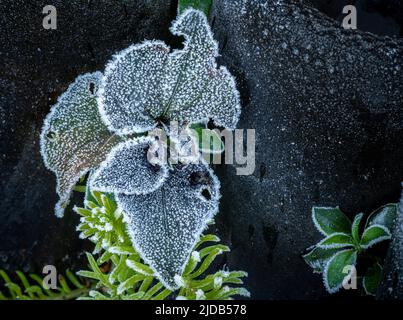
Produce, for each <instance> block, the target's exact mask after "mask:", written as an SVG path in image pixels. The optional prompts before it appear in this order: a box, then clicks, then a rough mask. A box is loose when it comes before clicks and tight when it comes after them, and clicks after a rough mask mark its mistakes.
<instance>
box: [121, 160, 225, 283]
mask: <svg viewBox="0 0 403 320" xmlns="http://www.w3.org/2000/svg"><path fill="white" fill-rule="evenodd" d="M218 199H219V181H218V179H217V178H216V177H215V175H214V174H213V172H212V171H211V170H210V169H209V168H208V167H207V165H205V164H197V165H196V164H189V165H186V166H184V165H177V166H175V167H174V169H173V170H172V171H171V172H170V175H169V177H168V178H167V180H166V181H165V183H164V184H163V185H162V187H161V188H159V189H157V190H156V191H155V192H153V193H149V194H146V195H124V194H119V195H117V201H118V204H119V207H121V208H122V209H123V210H124V211H125V215H127V218H128V220H129V222H128V229H129V232H130V235H131V238H132V241H133V244H134V246H135V248H136V250H137V251H139V252H140V254H141V256H142V258H143V259H144V260H145V261H146V262H147V263H148V264H149V265H150V266H151V267H152V268H153V269H154V271H155V273H156V275H157V276H158V277H159V279H160V280H161V281H162V282H163V283H164V285H165V286H166V287H168V288H171V289H173V288H177V286H178V285H177V283H176V282H175V276H176V275H181V274H182V272H183V270H184V267H185V263H186V261H187V260H188V259H189V256H190V254H191V252H192V249H193V247H194V245H195V243H196V241H197V240H198V239H199V236H200V234H201V232H202V231H203V230H204V229H205V227H206V222H207V221H208V220H210V219H211V218H212V217H213V216H214V214H215V213H216V212H217V211H218Z"/></svg>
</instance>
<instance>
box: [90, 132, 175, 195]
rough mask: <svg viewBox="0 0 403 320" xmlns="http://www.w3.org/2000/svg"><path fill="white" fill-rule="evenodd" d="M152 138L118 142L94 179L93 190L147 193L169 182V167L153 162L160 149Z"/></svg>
mask: <svg viewBox="0 0 403 320" xmlns="http://www.w3.org/2000/svg"><path fill="white" fill-rule="evenodd" d="M154 144H155V141H153V139H152V138H139V139H135V140H128V141H126V142H122V143H120V144H119V145H117V146H116V147H115V148H114V149H113V150H112V151H111V152H110V153H109V155H108V157H107V158H106V160H105V161H104V162H103V163H102V164H101V165H100V167H99V169H98V170H97V171H96V172H95V173H94V175H93V177H92V178H91V185H90V188H91V189H92V190H97V191H102V192H110V193H125V194H146V193H150V192H153V191H155V190H156V189H158V188H159V187H160V186H161V185H162V183H163V182H164V181H165V179H166V177H167V174H168V169H167V166H166V164H164V163H155V164H154V165H153V164H151V163H150V161H149V159H150V158H153V159H158V158H159V157H158V155H155V154H150V151H151V150H152V151H153V153H157V152H158V149H155V148H152V147H153V146H154Z"/></svg>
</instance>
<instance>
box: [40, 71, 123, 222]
mask: <svg viewBox="0 0 403 320" xmlns="http://www.w3.org/2000/svg"><path fill="white" fill-rule="evenodd" d="M101 76H102V74H101V73H99V72H96V73H92V74H84V75H82V76H79V77H78V78H77V79H76V80H75V82H74V83H73V84H71V85H70V87H69V88H68V90H67V91H66V92H65V93H64V94H63V95H61V96H60V97H59V99H58V102H57V103H56V104H55V105H54V106H53V107H52V109H51V111H50V113H49V114H48V116H47V117H46V119H45V122H44V125H43V128H42V132H41V137H40V148H41V155H42V158H43V161H44V163H45V166H46V168H47V169H49V170H51V171H53V172H54V173H55V174H56V177H57V188H56V189H57V193H58V194H59V196H60V200H59V201H58V203H57V204H56V208H55V212H56V215H57V216H58V217H62V216H63V213H64V209H65V208H66V206H67V205H68V202H69V198H70V194H71V192H72V190H73V188H74V186H75V184H76V183H77V181H78V180H79V178H80V177H81V176H83V175H84V174H85V173H86V172H87V171H88V170H89V169H91V168H93V167H95V166H97V165H98V164H99V163H100V162H101V161H102V160H104V158H105V155H106V153H107V152H108V151H109V150H110V149H111V148H112V147H113V146H114V145H115V144H116V143H118V140H119V138H118V137H116V136H113V135H112V134H111V133H110V132H109V131H108V129H107V127H106V126H105V125H104V123H103V122H102V120H101V117H100V115H99V111H98V106H97V102H96V94H97V90H98V87H99V85H100V81H101V80H100V79H101Z"/></svg>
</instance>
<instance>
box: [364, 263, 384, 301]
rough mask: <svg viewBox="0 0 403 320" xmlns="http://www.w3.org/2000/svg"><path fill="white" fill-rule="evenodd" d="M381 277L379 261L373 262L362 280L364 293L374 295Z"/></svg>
mask: <svg viewBox="0 0 403 320" xmlns="http://www.w3.org/2000/svg"><path fill="white" fill-rule="evenodd" d="M381 278H382V266H381V265H380V264H379V263H375V264H374V265H372V266H371V267H369V268H368V270H367V272H366V273H365V276H364V278H363V280H362V285H363V287H364V290H365V293H366V294H367V295H371V296H375V295H376V292H377V291H378V288H379V285H380V283H381Z"/></svg>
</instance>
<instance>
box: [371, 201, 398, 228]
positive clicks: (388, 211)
mask: <svg viewBox="0 0 403 320" xmlns="http://www.w3.org/2000/svg"><path fill="white" fill-rule="evenodd" d="M396 216H397V203H390V204H387V205H386V206H383V207H382V208H380V209H378V210H375V211H374V212H373V213H371V215H370V216H369V218H368V223H367V225H368V226H372V225H374V224H380V225H382V226H384V227H386V228H388V229H389V230H392V228H393V224H394V222H395V219H396Z"/></svg>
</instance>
